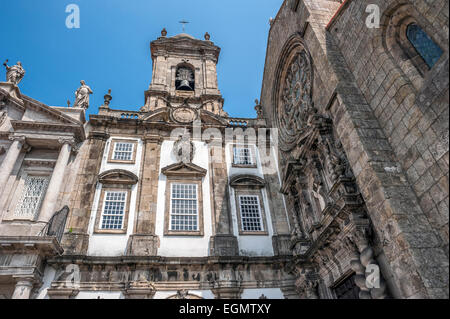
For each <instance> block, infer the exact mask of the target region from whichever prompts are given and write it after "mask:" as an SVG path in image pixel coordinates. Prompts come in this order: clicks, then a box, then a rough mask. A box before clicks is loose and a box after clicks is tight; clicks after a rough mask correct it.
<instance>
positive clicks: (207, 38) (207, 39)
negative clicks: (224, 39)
mask: <svg viewBox="0 0 450 319" xmlns="http://www.w3.org/2000/svg"><path fill="white" fill-rule="evenodd" d="M209 39H211V36H210V34H209V33H208V32H206V33H205V40H206V41H209Z"/></svg>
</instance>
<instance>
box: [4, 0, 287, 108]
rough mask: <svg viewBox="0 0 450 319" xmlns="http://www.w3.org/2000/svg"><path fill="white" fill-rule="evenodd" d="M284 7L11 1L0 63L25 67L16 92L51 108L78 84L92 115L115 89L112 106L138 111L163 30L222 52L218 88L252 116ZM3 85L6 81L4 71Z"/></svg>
mask: <svg viewBox="0 0 450 319" xmlns="http://www.w3.org/2000/svg"><path fill="white" fill-rule="evenodd" d="M282 2H283V1H282V0H227V1H221V0H165V1H156V0H67V1H66V0H39V1H38V0H14V1H13V0H8V1H2V3H1V9H0V38H1V39H2V41H1V46H0V59H1V64H3V62H4V61H5V60H6V59H9V65H11V64H15V63H16V61H21V62H22V64H23V66H24V68H25V70H26V72H27V73H26V75H25V78H24V79H23V81H22V82H21V83H20V85H19V87H20V90H21V92H23V93H24V94H26V95H28V96H30V97H32V98H34V99H37V100H39V101H41V102H43V103H45V104H47V105H52V106H55V105H57V106H66V105H67V100H68V99H70V100H71V102H72V103H73V101H74V92H75V90H76V89H77V88H78V86H79V82H80V80H85V81H86V83H87V84H88V85H89V86H90V87H91V88H92V89H93V91H94V94H93V95H92V96H91V106H90V108H89V111H88V113H89V114H96V113H97V111H98V107H99V106H100V105H102V104H103V96H104V95H105V93H106V92H107V90H108V89H109V88H111V89H112V96H113V100H112V102H111V107H112V108H115V109H124V110H139V108H140V107H141V106H142V105H143V104H144V91H145V90H146V89H147V88H148V86H149V84H150V81H151V72H152V63H151V58H150V46H149V44H150V41H152V40H155V39H156V38H157V37H158V36H160V32H161V29H162V28H163V27H165V28H166V29H167V31H168V36H174V35H176V34H178V33H181V32H182V27H181V25H180V24H179V23H178V22H179V21H180V20H182V19H186V20H188V21H190V22H191V23H190V24H188V25H187V27H186V33H189V34H191V35H193V36H194V37H196V38H200V39H203V35H204V33H205V32H206V31H207V32H209V33H210V34H211V41H213V42H214V43H215V44H216V45H218V46H220V47H221V49H222V52H221V57H220V60H219V64H218V79H219V88H220V90H221V92H222V95H223V97H224V98H225V107H224V108H225V110H226V111H227V112H228V113H229V114H230V116H235V117H255V111H254V109H253V107H254V100H255V99H256V98H259V96H260V91H261V84H262V77H263V70H264V60H265V52H266V44H267V36H268V32H269V18H270V17H275V16H276V14H277V12H278V9H279V7H280V6H281V4H282ZM72 3H73V4H77V5H78V6H79V7H80V13H81V27H80V29H68V28H66V25H65V21H66V18H67V16H68V14H67V13H66V12H65V8H66V6H67V5H69V4H72ZM0 77H1V78H0V80H1V81H4V79H5V69H4V67H3V66H1V71H0Z"/></svg>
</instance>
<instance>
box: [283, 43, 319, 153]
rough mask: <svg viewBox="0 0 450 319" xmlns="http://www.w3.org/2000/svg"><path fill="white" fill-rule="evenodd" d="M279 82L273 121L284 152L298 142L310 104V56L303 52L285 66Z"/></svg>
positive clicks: (310, 108)
mask: <svg viewBox="0 0 450 319" xmlns="http://www.w3.org/2000/svg"><path fill="white" fill-rule="evenodd" d="M282 74H283V75H284V77H283V78H282V79H281V81H280V90H279V92H280V96H279V99H278V105H277V108H276V113H275V114H276V118H277V122H278V128H279V129H280V142H281V143H280V147H281V149H282V150H283V151H285V152H287V151H290V150H292V149H293V148H294V147H295V146H296V144H297V143H298V141H299V138H300V137H301V133H302V132H303V130H304V127H305V125H306V122H307V120H308V116H309V114H310V112H311V110H313V109H314V106H313V103H312V67H311V61H310V57H309V54H308V53H307V52H306V51H305V50H304V49H303V50H301V51H300V52H298V53H297V54H296V55H294V57H293V58H292V59H290V62H289V63H288V64H287V67H286V69H285V71H284V72H283V73H282Z"/></svg>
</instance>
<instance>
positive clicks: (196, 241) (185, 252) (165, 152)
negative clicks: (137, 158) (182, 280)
mask: <svg viewBox="0 0 450 319" xmlns="http://www.w3.org/2000/svg"><path fill="white" fill-rule="evenodd" d="M193 143H194V147H195V153H194V158H193V161H192V163H193V164H195V165H198V166H200V167H202V168H204V169H206V170H207V171H208V172H207V174H206V176H205V177H204V178H203V180H202V193H203V227H204V236H202V237H199V236H164V222H165V221H164V213H165V209H166V207H165V204H166V200H165V196H166V181H167V178H166V176H165V175H164V174H162V173H161V170H162V169H163V168H164V167H166V166H169V165H172V164H175V163H177V160H176V159H175V156H174V155H173V153H172V149H173V144H174V141H169V140H167V141H163V142H162V145H161V158H160V171H159V173H160V175H159V181H158V203H157V210H156V225H155V233H156V235H157V236H158V237H159V240H160V247H159V248H158V255H159V256H165V257H206V256H208V254H209V239H210V237H211V235H212V216H211V200H210V198H211V197H210V183H209V169H208V168H209V163H208V161H209V155H208V146H207V145H206V143H205V142H200V141H193ZM167 196H170V194H167Z"/></svg>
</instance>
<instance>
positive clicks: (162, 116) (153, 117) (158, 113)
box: [142, 107, 170, 123]
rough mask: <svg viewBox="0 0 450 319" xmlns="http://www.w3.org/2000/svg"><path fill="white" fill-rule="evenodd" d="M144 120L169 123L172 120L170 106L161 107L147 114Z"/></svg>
mask: <svg viewBox="0 0 450 319" xmlns="http://www.w3.org/2000/svg"><path fill="white" fill-rule="evenodd" d="M142 120H143V121H144V122H162V123H167V122H168V121H169V120H170V112H169V108H167V107H164V108H159V109H157V110H155V111H153V112H150V113H149V114H147V115H146V116H145V117H144V118H143V119H142Z"/></svg>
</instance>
